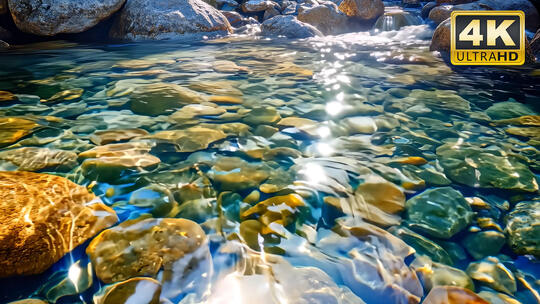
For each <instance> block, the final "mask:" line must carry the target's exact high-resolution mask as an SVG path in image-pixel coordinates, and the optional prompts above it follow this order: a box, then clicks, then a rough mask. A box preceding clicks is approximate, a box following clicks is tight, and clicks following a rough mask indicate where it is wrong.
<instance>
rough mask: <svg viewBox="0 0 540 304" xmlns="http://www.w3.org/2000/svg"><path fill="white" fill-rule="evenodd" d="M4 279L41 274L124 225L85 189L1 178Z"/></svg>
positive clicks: (39, 178)
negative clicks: (109, 229) (92, 239)
mask: <svg viewBox="0 0 540 304" xmlns="http://www.w3.org/2000/svg"><path fill="white" fill-rule="evenodd" d="M0 180H1V181H2V183H0V204H2V208H1V210H2V211H3V212H1V213H0V228H1V229H0V231H1V233H0V266H1V267H0V277H9V276H14V275H31V274H39V273H42V272H43V271H45V270H46V269H47V268H49V267H50V266H51V265H52V264H53V263H55V262H56V261H58V260H59V259H60V258H61V257H62V256H64V254H66V253H68V252H70V251H71V250H73V249H74V248H75V247H77V246H78V245H80V244H82V243H83V242H84V241H86V240H87V239H88V238H90V237H92V236H94V235H95V234H96V233H98V232H99V231H100V230H102V229H104V228H107V227H109V226H111V225H113V224H114V223H116V221H117V220H118V218H117V217H116V214H115V212H114V211H113V210H112V209H111V208H109V207H107V206H105V205H104V204H103V203H102V202H101V200H100V199H99V198H97V197H96V196H95V195H93V194H91V193H89V192H88V190H87V189H86V188H84V187H81V186H79V185H77V184H74V183H72V182H71V181H69V180H67V179H65V178H62V177H59V176H54V175H47V174H39V173H30V172H0Z"/></svg>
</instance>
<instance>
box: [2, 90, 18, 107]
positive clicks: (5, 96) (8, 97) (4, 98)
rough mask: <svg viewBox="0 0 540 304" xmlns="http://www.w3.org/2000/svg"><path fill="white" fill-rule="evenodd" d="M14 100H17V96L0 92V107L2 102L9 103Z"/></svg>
mask: <svg viewBox="0 0 540 304" xmlns="http://www.w3.org/2000/svg"><path fill="white" fill-rule="evenodd" d="M16 100H17V96H15V94H13V93H11V92H8V91H0V105H1V104H2V102H4V101H6V102H9V101H16Z"/></svg>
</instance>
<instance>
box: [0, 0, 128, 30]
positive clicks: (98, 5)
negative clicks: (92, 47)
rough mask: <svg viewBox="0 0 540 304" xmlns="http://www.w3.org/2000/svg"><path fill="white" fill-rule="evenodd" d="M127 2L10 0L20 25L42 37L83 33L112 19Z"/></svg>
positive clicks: (16, 22) (14, 17)
mask: <svg viewBox="0 0 540 304" xmlns="http://www.w3.org/2000/svg"><path fill="white" fill-rule="evenodd" d="M124 2H125V0H105V1H98V0H90V1H83V2H81V1H73V0H58V1H48V2H46V3H42V1H35V0H22V1H20V0H7V3H8V5H9V11H10V12H11V16H12V17H13V20H14V21H15V24H16V25H17V28H19V29H20V30H21V31H24V32H27V33H31V34H35V35H41V36H53V35H57V34H62V33H80V32H83V31H85V30H87V29H89V28H91V27H93V26H95V25H96V24H98V23H99V22H100V21H102V20H104V19H107V18H109V17H110V16H111V15H112V14H113V13H115V12H116V11H118V10H119V9H120V8H121V7H122V5H123V4H124ZM1 6H2V5H0V7H1Z"/></svg>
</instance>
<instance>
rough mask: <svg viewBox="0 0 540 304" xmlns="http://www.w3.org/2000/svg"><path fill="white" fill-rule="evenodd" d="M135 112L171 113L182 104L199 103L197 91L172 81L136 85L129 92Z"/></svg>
mask: <svg viewBox="0 0 540 304" xmlns="http://www.w3.org/2000/svg"><path fill="white" fill-rule="evenodd" d="M130 99H131V106H130V108H131V110H132V111H133V113H135V114H141V115H149V116H157V115H162V114H167V113H172V112H173V111H174V110H175V109H177V108H180V107H181V106H182V105H186V104H192V103H200V102H202V101H203V98H202V96H201V95H199V93H197V92H195V91H192V90H190V89H188V88H185V87H182V86H179V85H177V84H174V83H153V84H147V85H142V86H138V87H136V89H135V90H134V91H133V93H131V94H130Z"/></svg>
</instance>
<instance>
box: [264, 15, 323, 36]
mask: <svg viewBox="0 0 540 304" xmlns="http://www.w3.org/2000/svg"><path fill="white" fill-rule="evenodd" d="M261 34H262V35H264V36H285V37H287V38H309V37H314V36H322V35H323V34H322V33H321V32H320V31H319V30H318V29H317V28H315V27H314V26H312V25H310V24H307V23H304V22H302V21H298V19H296V17H295V16H291V15H287V16H283V15H280V16H275V17H273V18H270V19H268V20H266V21H265V22H263V23H262V25H261Z"/></svg>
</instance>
